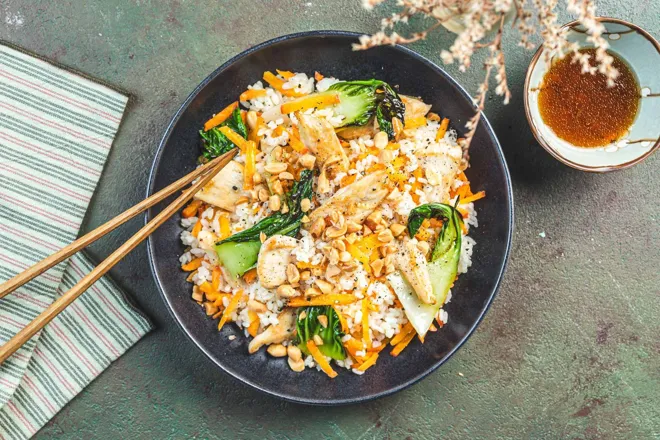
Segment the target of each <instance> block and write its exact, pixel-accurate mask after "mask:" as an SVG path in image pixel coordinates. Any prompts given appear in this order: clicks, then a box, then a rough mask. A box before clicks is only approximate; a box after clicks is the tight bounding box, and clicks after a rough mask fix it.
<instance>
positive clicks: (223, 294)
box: [213, 293, 231, 308]
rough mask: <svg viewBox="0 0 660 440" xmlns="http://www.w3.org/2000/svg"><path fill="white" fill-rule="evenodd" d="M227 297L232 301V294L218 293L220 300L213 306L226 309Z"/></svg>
mask: <svg viewBox="0 0 660 440" xmlns="http://www.w3.org/2000/svg"><path fill="white" fill-rule="evenodd" d="M225 297H227V298H229V299H230V300H231V294H229V293H218V298H217V299H216V300H215V301H214V302H213V304H214V305H215V306H217V307H222V308H224V307H225V302H224V299H225Z"/></svg>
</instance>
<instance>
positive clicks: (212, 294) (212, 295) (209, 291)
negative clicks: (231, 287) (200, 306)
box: [199, 281, 218, 301]
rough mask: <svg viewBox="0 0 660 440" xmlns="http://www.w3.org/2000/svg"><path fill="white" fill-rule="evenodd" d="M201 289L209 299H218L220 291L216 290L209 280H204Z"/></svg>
mask: <svg viewBox="0 0 660 440" xmlns="http://www.w3.org/2000/svg"><path fill="white" fill-rule="evenodd" d="M199 290H201V291H202V292H204V294H205V295H206V299H207V300H208V301H215V300H216V299H218V291H217V290H214V289H213V285H212V284H211V283H209V282H208V281H204V282H203V283H202V284H200V286H199Z"/></svg>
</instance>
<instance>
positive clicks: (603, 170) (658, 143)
mask: <svg viewBox="0 0 660 440" xmlns="http://www.w3.org/2000/svg"><path fill="white" fill-rule="evenodd" d="M596 20H598V21H602V22H606V23H616V24H621V25H624V26H628V27H629V28H631V29H633V30H635V31H636V32H638V33H639V34H641V35H642V36H643V37H644V38H646V39H647V40H648V41H649V42H650V43H651V44H653V46H654V47H655V49H656V50H657V51H658V55H660V43H659V42H658V40H656V39H655V38H654V37H653V36H652V35H651V34H649V33H648V32H647V31H645V30H644V29H642V28H641V27H639V26H637V25H636V24H634V23H630V22H628V21H626V20H622V19H620V18H613V17H607V16H599V17H596ZM576 24H580V22H579V20H573V21H569V22H568V23H566V24H564V25H563V26H562V27H561V29H566V28H569V27H573V26H574V25H576ZM542 53H543V45H541V46H539V48H538V49H537V50H536V53H534V56H533V57H532V60H531V61H530V62H529V66H528V67H527V73H526V74H525V85H524V86H523V90H524V93H523V95H524V96H523V99H524V102H525V116H526V117H527V122H528V123H529V127H530V128H531V130H532V134H533V135H534V137H535V138H536V141H537V142H538V143H539V144H540V145H541V146H542V147H543V148H544V149H545V150H546V151H547V152H548V153H550V155H551V156H552V157H554V158H555V159H557V160H558V161H560V162H561V163H563V164H564V165H568V166H569V167H572V168H575V169H578V170H580V171H587V172H590V173H607V172H610V171H618V170H624V169H626V168H630V167H632V166H633V165H637V164H638V163H640V162H642V161H644V160H645V159H646V158H648V157H649V156H651V155H652V154H653V153H655V151H656V150H657V149H658V148H659V147H660V136H658V139H657V140H656V142H655V145H653V147H651V149H649V151H647V152H646V153H644V154H642V155H641V156H638V157H636V158H635V159H633V160H630V161H628V162H624V163H622V164H618V165H603V166H588V165H583V164H581V163H578V162H573V161H571V160H568V159H566V158H565V157H564V156H562V155H561V154H559V153H558V152H557V151H555V150H554V149H553V148H552V147H551V146H550V143H549V142H548V141H547V140H546V139H545V138H544V137H543V136H542V135H541V133H540V131H539V129H538V127H537V126H536V124H535V123H534V119H533V118H532V112H531V110H530V103H529V95H530V93H531V92H530V82H531V78H532V72H533V71H534V69H535V68H536V63H537V62H538V60H539V59H540V58H541V54H542Z"/></svg>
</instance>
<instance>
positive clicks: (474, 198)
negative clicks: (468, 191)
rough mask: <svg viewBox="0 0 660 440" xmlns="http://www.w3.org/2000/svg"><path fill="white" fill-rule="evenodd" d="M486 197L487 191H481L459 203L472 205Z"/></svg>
mask: <svg viewBox="0 0 660 440" xmlns="http://www.w3.org/2000/svg"><path fill="white" fill-rule="evenodd" d="M484 197H486V191H479V192H478V193H476V194H473V195H471V196H470V197H466V198H464V199H463V200H461V201H460V202H459V203H461V204H465V203H472V202H474V201H477V200H479V199H483V198H484Z"/></svg>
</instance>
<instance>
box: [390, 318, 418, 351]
mask: <svg viewBox="0 0 660 440" xmlns="http://www.w3.org/2000/svg"><path fill="white" fill-rule="evenodd" d="M412 329H413V326H412V324H411V323H409V322H407V323H406V324H405V325H404V326H403V327H401V330H399V333H397V334H396V335H395V336H394V337H393V338H392V340H391V341H390V345H392V346H394V345H396V344H398V343H399V342H401V341H403V340H404V339H405V338H406V336H408V333H410V332H411V331H412Z"/></svg>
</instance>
